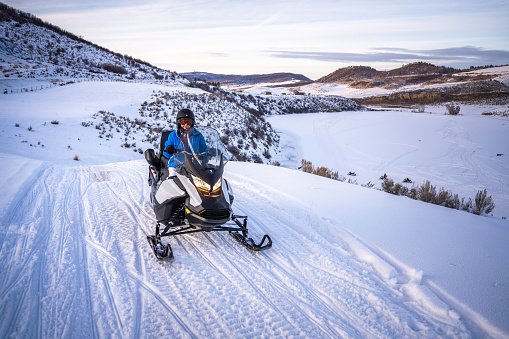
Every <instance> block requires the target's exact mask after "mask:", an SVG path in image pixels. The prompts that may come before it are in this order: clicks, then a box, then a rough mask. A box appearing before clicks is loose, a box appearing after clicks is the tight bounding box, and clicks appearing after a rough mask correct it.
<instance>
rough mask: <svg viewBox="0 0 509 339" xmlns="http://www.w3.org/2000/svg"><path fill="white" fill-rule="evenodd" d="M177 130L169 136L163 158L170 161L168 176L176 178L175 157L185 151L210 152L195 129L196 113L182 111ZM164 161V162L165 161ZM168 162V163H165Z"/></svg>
mask: <svg viewBox="0 0 509 339" xmlns="http://www.w3.org/2000/svg"><path fill="white" fill-rule="evenodd" d="M176 120H177V130H176V131H173V132H171V133H170V134H169V135H168V139H167V140H166V143H165V145H164V151H163V154H162V155H163V156H164V158H166V159H168V162H167V164H165V165H167V167H168V176H169V177H173V176H175V167H177V164H176V163H175V155H176V153H179V152H182V151H185V152H190V151H194V152H195V153H201V152H206V151H207V150H208V147H207V144H206V142H205V138H204V137H203V135H202V134H201V133H200V132H199V131H198V130H196V129H195V128H193V127H194V123H195V119H194V113H193V112H192V111H191V110H190V109H187V108H184V109H181V110H180V111H179V112H178V113H177V119H176ZM163 161H164V160H163ZM164 162H166V161H164Z"/></svg>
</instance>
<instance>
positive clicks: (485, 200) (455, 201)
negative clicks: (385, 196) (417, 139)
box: [382, 178, 495, 215]
mask: <svg viewBox="0 0 509 339" xmlns="http://www.w3.org/2000/svg"><path fill="white" fill-rule="evenodd" d="M382 191H384V192H387V193H390V194H394V195H401V196H405V197H409V198H412V199H414V200H420V201H424V202H427V203H431V204H435V205H440V206H444V207H448V208H453V209H457V210H462V211H467V212H471V213H474V214H477V215H481V214H483V213H486V214H489V213H491V211H493V209H494V208H495V204H494V203H493V198H492V197H491V196H488V193H487V192H486V190H484V191H479V192H478V193H477V194H476V196H475V200H474V201H472V198H469V199H468V200H467V199H465V198H462V199H461V200H460V198H459V196H458V195H457V194H453V193H452V192H451V191H447V190H446V189H444V188H443V187H442V188H440V189H439V190H438V193H437V188H436V186H433V185H432V184H431V183H430V182H429V180H426V181H425V182H424V183H423V184H422V185H420V186H415V185H414V186H413V187H412V188H411V189H408V188H407V187H404V186H403V185H401V184H398V183H394V181H393V180H392V179H389V178H386V179H384V181H383V182H382Z"/></svg>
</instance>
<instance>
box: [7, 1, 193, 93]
mask: <svg viewBox="0 0 509 339" xmlns="http://www.w3.org/2000/svg"><path fill="white" fill-rule="evenodd" d="M0 65H1V68H0V70H1V71H2V73H3V74H2V75H3V77H5V78H7V79H5V80H9V81H3V82H2V84H1V86H2V87H0V90H1V92H2V93H5V92H11V91H21V90H34V89H39V88H41V87H42V88H46V87H48V86H50V85H51V84H58V85H62V84H65V83H66V82H68V81H76V80H74V79H80V80H85V79H86V80H117V81H118V80H123V81H127V80H130V81H145V80H150V81H156V80H160V81H166V82H168V81H170V82H171V81H173V80H175V79H178V78H179V76H178V74H176V73H175V72H169V71H165V70H162V69H159V68H157V67H154V66H152V65H150V64H149V63H147V62H144V61H142V60H138V59H135V58H133V57H131V56H127V55H121V54H119V53H114V52H112V51H109V50H107V49H105V48H102V47H100V46H97V45H94V44H93V43H91V42H89V41H86V40H84V39H83V38H81V37H78V36H76V35H74V34H72V33H69V32H65V31H63V30H61V29H60V28H58V27H56V26H53V25H51V24H50V23H46V22H44V21H42V20H40V19H38V18H37V17H35V16H32V15H31V14H28V13H24V12H21V11H17V10H15V9H13V8H11V7H9V6H6V5H4V4H0ZM27 80H32V81H27ZM182 81H184V82H186V81H187V80H182Z"/></svg>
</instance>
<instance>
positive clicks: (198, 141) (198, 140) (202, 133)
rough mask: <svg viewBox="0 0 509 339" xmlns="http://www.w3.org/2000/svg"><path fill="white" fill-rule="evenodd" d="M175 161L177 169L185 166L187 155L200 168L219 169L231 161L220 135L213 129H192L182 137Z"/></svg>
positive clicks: (204, 127)
mask: <svg viewBox="0 0 509 339" xmlns="http://www.w3.org/2000/svg"><path fill="white" fill-rule="evenodd" d="M177 152H178V153H177V154H175V157H174V161H175V165H176V167H178V166H180V165H185V159H186V156H185V154H187V155H189V156H188V157H187V158H188V159H191V161H192V162H193V165H194V166H197V167H198V168H211V169H218V168H219V167H220V166H221V158H222V160H223V164H225V163H226V162H227V161H228V160H229V155H228V151H227V150H226V147H225V146H224V144H223V143H222V141H221V138H220V137H219V133H218V132H217V131H216V130H215V129H214V128H212V127H206V126H203V127H201V126H200V127H196V126H195V127H192V128H189V129H187V130H186V131H185V132H184V133H183V134H182V136H181V137H180V142H179V144H178V146H177Z"/></svg>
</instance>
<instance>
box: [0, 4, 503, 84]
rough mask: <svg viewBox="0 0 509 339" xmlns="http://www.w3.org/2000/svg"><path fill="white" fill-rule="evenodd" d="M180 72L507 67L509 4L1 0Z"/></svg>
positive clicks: (311, 73) (307, 72)
mask: <svg viewBox="0 0 509 339" xmlns="http://www.w3.org/2000/svg"><path fill="white" fill-rule="evenodd" d="M2 2H3V3H5V4H7V5H9V6H12V7H14V8H17V9H20V10H23V11H25V12H29V13H31V14H34V15H36V16H38V17H40V18H41V19H43V20H45V21H47V22H50V23H52V24H54V25H57V26H59V27H60V28H62V29H65V30H67V31H69V32H71V33H74V34H76V35H79V36H82V37H83V38H85V39H86V40H88V41H91V42H93V43H95V44H98V45H100V46H103V47H106V48H108V49H110V50H112V51H114V52H118V53H121V54H127V55H130V56H133V57H135V58H138V59H142V60H144V61H147V62H150V63H151V64H153V65H155V66H158V67H161V68H163V69H167V70H171V71H177V72H179V73H184V72H192V71H200V72H210V73H219V74H266V73H276V72H291V73H298V74H303V75H305V76H307V77H309V78H311V79H313V80H316V79H318V78H319V77H322V76H325V75H327V74H329V73H332V72H333V71H335V70H336V69H338V68H342V67H347V66H358V65H363V66H371V67H373V68H375V69H378V70H388V69H394V68H397V67H401V66H402V65H405V64H408V63H411V62H416V61H425V62H429V63H433V64H435V65H444V66H450V67H455V68H468V67H470V66H484V65H505V64H509V20H507V18H508V17H509V0H487V1H478V0H449V1H447V0H426V1H421V0H410V1H409V0H405V1H403V0H387V1H374V0H336V1H334V0H312V1H307V0H291V1H286V0H284V1H278V0H253V1H252V0H236V1H235V0H214V1H209V0H169V1H168V0H88V1H87V0H46V1H40V0H2Z"/></svg>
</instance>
